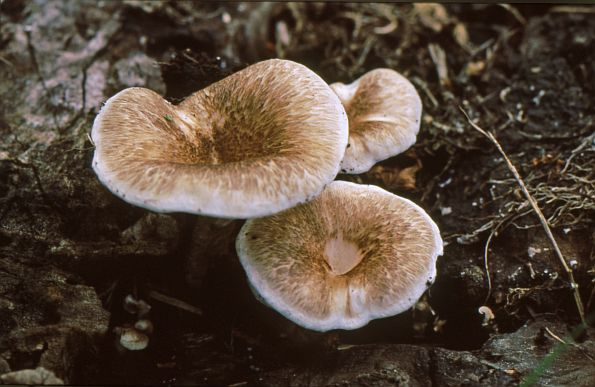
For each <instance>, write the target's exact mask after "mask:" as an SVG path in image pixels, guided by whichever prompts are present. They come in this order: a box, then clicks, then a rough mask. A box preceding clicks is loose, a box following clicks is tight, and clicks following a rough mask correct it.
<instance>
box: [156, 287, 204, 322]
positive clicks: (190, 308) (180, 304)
mask: <svg viewBox="0 0 595 387" xmlns="http://www.w3.org/2000/svg"><path fill="white" fill-rule="evenodd" d="M148 296H149V297H151V298H152V299H154V300H157V301H161V302H163V303H164V304H168V305H171V306H174V307H176V308H179V309H182V310H185V311H186V312H190V313H194V314H196V315H198V316H202V310H200V309H199V308H197V307H196V306H194V305H190V304H189V303H187V302H184V301H181V300H178V299H177V298H173V297H170V296H166V295H165V294H163V293H160V292H158V291H156V290H149V292H148Z"/></svg>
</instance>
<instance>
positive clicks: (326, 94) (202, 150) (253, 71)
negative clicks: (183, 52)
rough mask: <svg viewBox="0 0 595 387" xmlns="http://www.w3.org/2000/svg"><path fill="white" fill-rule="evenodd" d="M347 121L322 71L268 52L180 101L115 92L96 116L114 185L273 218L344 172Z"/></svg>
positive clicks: (132, 195)
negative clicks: (271, 57) (268, 55)
mask: <svg viewBox="0 0 595 387" xmlns="http://www.w3.org/2000/svg"><path fill="white" fill-rule="evenodd" d="M347 126H348V125H347V116H346V114H345V110H344V109H343V106H342V105H341V102H340V101H339V99H338V98H337V96H336V95H335V93H333V91H332V90H331V89H330V87H329V86H328V85H327V84H326V83H325V82H324V81H323V80H322V79H321V78H320V77H319V76H318V75H316V74H315V73H314V72H312V71H311V70H309V69H308V68H306V67H305V66H302V65H300V64H298V63H295V62H291V61H286V60H267V61H264V62H260V63H257V64H254V65H252V66H249V67H247V68H246V69H244V70H241V71H239V72H237V73H235V74H233V75H231V76H229V77H227V78H225V79H223V80H221V81H219V82H217V83H214V84H212V85H210V86H209V87H207V88H205V89H203V90H201V91H198V92H196V93H194V94H192V95H191V96H189V97H188V98H186V99H185V100H184V101H183V102H181V103H180V104H179V105H177V106H174V105H171V104H170V103H169V102H167V101H166V100H164V99H163V98H162V97H161V96H159V95H158V94H156V93H154V92H152V91H151V90H148V89H144V88H138V87H135V88H129V89H125V90H123V91H121V92H120V93H118V94H116V95H115V96H113V97H111V98H110V99H109V100H108V101H107V103H106V104H105V106H104V107H103V108H102V109H101V111H100V113H99V115H98V116H97V118H96V119H95V123H94V124H93V130H92V138H93V141H94V143H95V155H94V158H93V168H94V170H95V172H96V173H97V175H98V177H99V179H100V180H101V182H102V183H103V184H104V185H106V186H107V187H108V188H109V189H110V190H111V191H112V192H113V193H115V194H116V195H118V196H120V197H121V198H122V199H124V200H126V201H128V202H130V203H132V204H135V205H138V206H141V207H145V208H148V209H150V210H153V211H158V212H170V211H181V212H189V213H195V214H205V215H211V216H217V217H225V218H249V217H257V216H264V215H269V214H272V213H275V212H279V211H282V210H284V209H287V208H290V207H293V206H295V205H297V204H299V203H302V202H305V201H307V200H310V199H311V198H312V197H314V196H316V195H318V194H319V193H320V191H322V189H323V187H324V186H325V185H326V184H328V183H329V182H331V181H332V180H333V179H334V178H335V175H336V174H337V173H338V171H339V164H340V162H341V159H342V157H343V153H344V151H345V146H346V144H347V130H348V128H347Z"/></svg>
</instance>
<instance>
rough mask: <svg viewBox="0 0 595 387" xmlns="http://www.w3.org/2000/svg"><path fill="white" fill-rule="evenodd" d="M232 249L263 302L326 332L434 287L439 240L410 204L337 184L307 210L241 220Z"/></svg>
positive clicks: (391, 309) (406, 304)
mask: <svg viewBox="0 0 595 387" xmlns="http://www.w3.org/2000/svg"><path fill="white" fill-rule="evenodd" d="M236 249H237V251H238V255H239V257H240V261H241V263H242V265H243V266H244V269H245V270H246V274H247V276H248V279H249V281H250V284H251V286H252V288H253V290H254V291H255V292H256V293H257V295H258V296H259V297H260V298H261V299H263V300H264V302H265V303H267V304H268V305H270V306H271V307H273V308H274V309H276V310H277V311H279V312H280V313H282V314H283V315H284V316H285V317H287V318H288V319H290V320H292V321H294V322H295V323H297V324H299V325H302V326H304V327H306V328H309V329H313V330H317V331H326V330H329V329H355V328H359V327H361V326H363V325H365V324H367V323H368V322H369V321H370V320H372V319H375V318H380V317H387V316H392V315H395V314H398V313H401V312H403V311H405V310H407V309H409V308H410V307H411V306H413V304H414V303H415V302H416V301H417V299H418V298H419V297H420V296H421V295H422V294H423V292H424V291H425V290H426V288H427V287H428V286H429V285H430V284H431V283H432V282H433V281H434V277H435V274H436V259H437V257H438V255H441V254H442V239H441V238H440V233H439V231H438V228H437V226H436V224H435V223H434V222H433V221H432V220H431V219H430V217H429V216H428V215H427V214H426V213H425V212H424V211H423V210H422V209H421V208H420V207H419V206H417V205H415V204H414V203H412V202H411V201H409V200H407V199H404V198H401V197H399V196H396V195H394V194H392V193H390V192H388V191H385V190H383V189H381V188H379V187H376V186H371V185H358V184H354V183H349V182H343V181H335V182H333V183H331V184H329V185H328V186H327V187H326V189H325V190H324V191H323V192H322V194H321V195H320V196H318V197H317V198H316V199H314V200H313V201H311V202H309V203H307V204H304V205H301V206H297V207H294V208H292V209H289V210H287V211H284V212H282V213H279V214H275V215H273V216H270V217H266V218H259V219H252V220H249V221H247V222H246V224H245V225H244V226H243V228H242V230H241V231H240V234H239V235H238V238H237V240H236Z"/></svg>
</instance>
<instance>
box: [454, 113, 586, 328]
mask: <svg viewBox="0 0 595 387" xmlns="http://www.w3.org/2000/svg"><path fill="white" fill-rule="evenodd" d="M459 109H460V110H461V112H463V114H464V115H465V118H467V121H468V122H469V124H470V125H471V126H472V127H473V128H474V129H475V130H477V131H478V132H480V133H481V134H483V135H484V136H485V137H487V138H488V139H489V140H490V141H491V142H492V143H493V144H494V145H495V146H496V148H497V149H498V151H499V152H500V154H501V155H502V157H503V158H504V160H505V161H506V165H507V166H508V169H509V170H510V172H512V174H513V175H514V178H515V180H516V181H517V183H518V184H519V186H520V187H521V189H522V190H523V193H524V194H525V197H526V198H527V201H528V202H529V204H530V205H531V207H532V208H533V211H534V212H535V214H536V215H537V217H538V218H539V221H540V223H541V225H542V226H543V229H544V231H545V233H546V235H547V237H548V239H549V240H550V243H551V244H552V247H553V248H554V251H555V253H556V256H557V257H558V259H559V260H560V263H561V264H562V267H563V268H564V271H566V273H567V274H568V279H569V281H570V286H571V288H572V291H573V294H574V301H575V303H576V307H577V309H578V314H579V316H580V319H581V323H583V324H584V325H585V326H586V321H585V309H584V307H583V302H582V300H581V296H580V293H579V291H578V284H577V283H576V281H575V280H574V275H573V274H572V269H571V268H570V266H568V264H567V263H566V260H565V259H564V256H563V255H562V252H561V251H560V248H559V247H558V243H557V242H556V239H555V238H554V235H553V234H552V231H551V230H550V227H549V225H548V223H547V220H546V219H545V216H543V213H542V212H541V209H540V208H539V206H538V205H537V202H536V201H535V199H534V198H533V196H531V194H530V193H529V190H528V189H527V186H526V185H525V183H524V182H523V179H521V176H520V175H519V172H518V171H517V169H516V167H515V166H514V165H513V164H512V162H511V161H510V159H509V158H508V156H507V155H506V153H505V152H504V150H503V149H502V146H500V143H499V142H498V140H496V137H494V135H493V134H492V133H490V132H487V131H485V130H483V129H482V128H480V127H479V126H478V125H477V124H475V123H474V122H473V121H471V118H470V117H469V115H468V114H467V112H466V111H465V110H464V109H463V108H462V107H460V106H459Z"/></svg>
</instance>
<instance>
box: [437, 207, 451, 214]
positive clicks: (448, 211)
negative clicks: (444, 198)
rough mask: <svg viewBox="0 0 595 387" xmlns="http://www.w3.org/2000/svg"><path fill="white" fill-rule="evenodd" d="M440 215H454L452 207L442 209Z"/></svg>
mask: <svg viewBox="0 0 595 387" xmlns="http://www.w3.org/2000/svg"><path fill="white" fill-rule="evenodd" d="M440 213H441V214H442V215H450V214H452V207H440Z"/></svg>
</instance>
